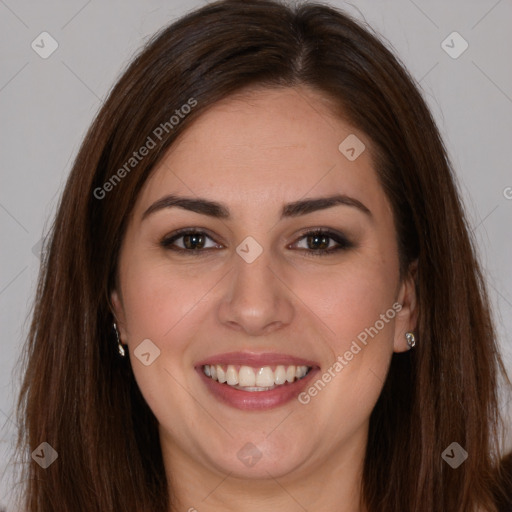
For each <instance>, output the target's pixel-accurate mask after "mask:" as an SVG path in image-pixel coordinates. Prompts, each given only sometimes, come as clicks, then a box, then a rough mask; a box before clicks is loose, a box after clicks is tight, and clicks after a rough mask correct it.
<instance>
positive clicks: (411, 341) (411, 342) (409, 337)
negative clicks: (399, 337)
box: [405, 332, 416, 350]
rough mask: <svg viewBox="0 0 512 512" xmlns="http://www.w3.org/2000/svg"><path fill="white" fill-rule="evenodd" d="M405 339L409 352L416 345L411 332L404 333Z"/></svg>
mask: <svg viewBox="0 0 512 512" xmlns="http://www.w3.org/2000/svg"><path fill="white" fill-rule="evenodd" d="M405 339H406V340H407V345H409V350H411V348H413V347H414V345H416V338H415V337H414V334H413V333H412V332H406V333H405Z"/></svg>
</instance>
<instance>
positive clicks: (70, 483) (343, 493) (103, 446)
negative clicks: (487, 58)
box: [19, 0, 506, 512]
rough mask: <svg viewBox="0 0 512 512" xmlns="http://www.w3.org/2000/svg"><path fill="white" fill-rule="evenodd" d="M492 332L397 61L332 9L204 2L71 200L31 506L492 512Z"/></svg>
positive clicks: (429, 135)
mask: <svg viewBox="0 0 512 512" xmlns="http://www.w3.org/2000/svg"><path fill="white" fill-rule="evenodd" d="M495 340H496V336H495V332H494V329H493V325H492V321H491V316H490V312H489V304H488V299H487V295H486V291H485V287H484V283H483V280H482V276H481V273H480V270H479V267H478V263H477V261H476V259H475V255H474V250H473V247H472V241H471V239H470V235H469V230H468V227H467V224H466V220H465V217H464V213H463V210H462V207H461V201H460V199H459V196H458V192H457V189H456V186H455V184H454V178H453V175H452V171H451V167H450V163H449V160H448V158H447V156H446V153H445V150H444V147H443V144H442V141H441V139H440V137H439V133H438V131H437V128H436V126H435V124H434V122H433V120H432V117H431V115H430V113H429V111H428V109H427V107H426V105H425V102H424V100H423V99H422V97H421V95H420V93H419V92H418V89H417V88H416V86H415V85H414V83H413V80H412V79H411V77H410V76H409V75H408V73H407V72H406V71H405V70H404V68H403V67H402V66H401V65H400V63H399V62H398V60H397V59H396V57H394V56H393V55H392V54H391V53H390V52H389V51H388V50H387V49H386V48H385V47H384V46H383V45H382V43H380V42H379V41H378V40H377V39H376V38H375V37H374V36H372V35H370V34H369V32H368V31H367V30H366V29H364V28H362V27H361V26H360V25H358V24H357V23H356V22H354V21H353V20H351V19H350V18H349V17H348V16H346V15H345V14H342V13H340V12H338V11H336V10H334V9H332V8H329V7H326V6H321V5H317V4H304V5H301V6H298V7H296V8H291V7H287V6H285V5H283V4H279V3H274V2H272V1H267V0H251V1H249V2H245V1H244V2H242V1H236V0H228V1H224V2H217V3H213V4H210V5H207V6H205V7H203V8H202V9H199V10H197V11H195V12H192V13H191V14H189V15H187V16H185V17H184V18H182V19H180V20H178V21H177V22H175V23H174V24H172V25H171V26H170V27H168V28H166V29H165V30H164V31H162V32H161V33H160V34H158V35H157V36H155V38H154V39H153V40H152V41H151V42H150V43H149V44H148V46H147V47H146V48H145V49H144V51H143V52H142V53H140V55H139V56H138V57H137V58H136V59H135V60H134V62H133V63H132V64H131V65H130V66H129V68H128V70H127V71H126V72H125V73H124V75H123V76H122V77H121V78H120V80H119V81H118V83H117V84H116V86H115V87H114V89H113V90H112V92H111V93H110V95H109V97H108V99H107V101H106V102H105V104H104V106H103V108H102V109H101V111H100V112H99V114H98V116H97V118H96V120H95V121H94V123H93V125H92V127H91V128H90V130H89V132H88V134H87V136H86V138H85V141H84V143H83V145H82V148H81V150H80V152H79V154H78V156H77V158H76V162H75V164H74V167H73V170H72V172H71V175H70V177H69V180H68V183H67V186H66V189H65V191H64V193H63V196H62V200H61V204H60V208H59V211H58V213H57V216H56V219H55V223H54V226H53V230H52V233H51V236H50V238H49V241H48V243H47V256H46V258H45V261H44V264H43V270H42V274H41V280H40V286H39V289H38V295H37V302H36V308H35V311H34V316H33V323H32V329H31V333H30V337H29V340H28V345H27V357H28V366H27V370H26V375H25V380H24V383H23V387H22V391H21V395H20V401H19V418H20V423H21V424H23V425H24V428H23V430H22V431H21V432H20V439H19V447H20V450H22V449H24V447H29V449H30V452H31V453H32V462H31V465H29V466H27V468H26V476H25V478H26V480H27V488H26V494H25V503H24V509H25V510H30V511H38V512H42V511H49V510H70V511H71V510H73V511H77V510H98V511H105V510H122V511H152V512H155V511H171V510H172V511H177V510H189V511H193V510H199V511H216V510H245V511H251V510H260V509H261V508H262V507H263V506H265V507H266V508H268V509H270V510H283V511H287V510H309V511H314V510H337V511H366V512H373V511H386V512H389V511H429V512H430V511H440V512H441V511H443V512H446V511H450V512H452V511H460V512H462V511H464V512H467V511H477V510H478V511H486V512H496V511H497V510H498V508H497V497H500V496H502V495H503V496H504V494H505V489H504V486H503V484H502V483H500V476H499V473H498V471H497V468H498V464H499V458H500V456H501V455H502V454H501V452H500V443H499V434H500V419H499V411H498V404H497V384H498V379H499V376H500V374H502V375H503V376H504V377H505V379H506V373H505V371H504V368H503V364H502V361H501V359H500V355H499V353H498V350H497V345H496V341H495ZM42 403H44V404H45V406H44V407H42V406H41V404H42ZM42 443H47V444H42ZM38 459H39V460H38ZM319 491H320V492H319Z"/></svg>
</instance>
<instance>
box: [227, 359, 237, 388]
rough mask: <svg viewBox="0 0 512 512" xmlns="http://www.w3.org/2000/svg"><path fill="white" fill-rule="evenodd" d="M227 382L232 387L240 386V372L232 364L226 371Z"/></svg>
mask: <svg viewBox="0 0 512 512" xmlns="http://www.w3.org/2000/svg"><path fill="white" fill-rule="evenodd" d="M226 382H227V383H228V384H229V385H230V386H236V385H237V384H238V372H237V371H236V369H235V367H234V366H233V365H232V364H230V365H229V366H228V369H227V370H226Z"/></svg>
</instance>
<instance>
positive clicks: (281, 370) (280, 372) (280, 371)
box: [274, 365, 286, 385]
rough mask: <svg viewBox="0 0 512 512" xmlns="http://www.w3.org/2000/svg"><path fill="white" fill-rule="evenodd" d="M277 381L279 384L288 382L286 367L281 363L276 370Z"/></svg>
mask: <svg viewBox="0 0 512 512" xmlns="http://www.w3.org/2000/svg"><path fill="white" fill-rule="evenodd" d="M274 375H275V377H274V378H275V382H276V384H277V385H279V384H284V383H285V382H286V368H285V367H284V366H283V365H279V366H278V367H277V368H276V371H275V372H274Z"/></svg>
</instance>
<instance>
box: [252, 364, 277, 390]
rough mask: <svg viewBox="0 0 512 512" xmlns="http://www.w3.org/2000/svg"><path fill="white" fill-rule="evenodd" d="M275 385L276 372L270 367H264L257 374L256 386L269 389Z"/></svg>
mask: <svg viewBox="0 0 512 512" xmlns="http://www.w3.org/2000/svg"><path fill="white" fill-rule="evenodd" d="M273 385H274V372H273V371H272V368H270V367H269V366H264V367H263V368H260V369H259V370H258V373H257V374H256V386H257V387H259V388H269V387H270V386H273Z"/></svg>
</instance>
